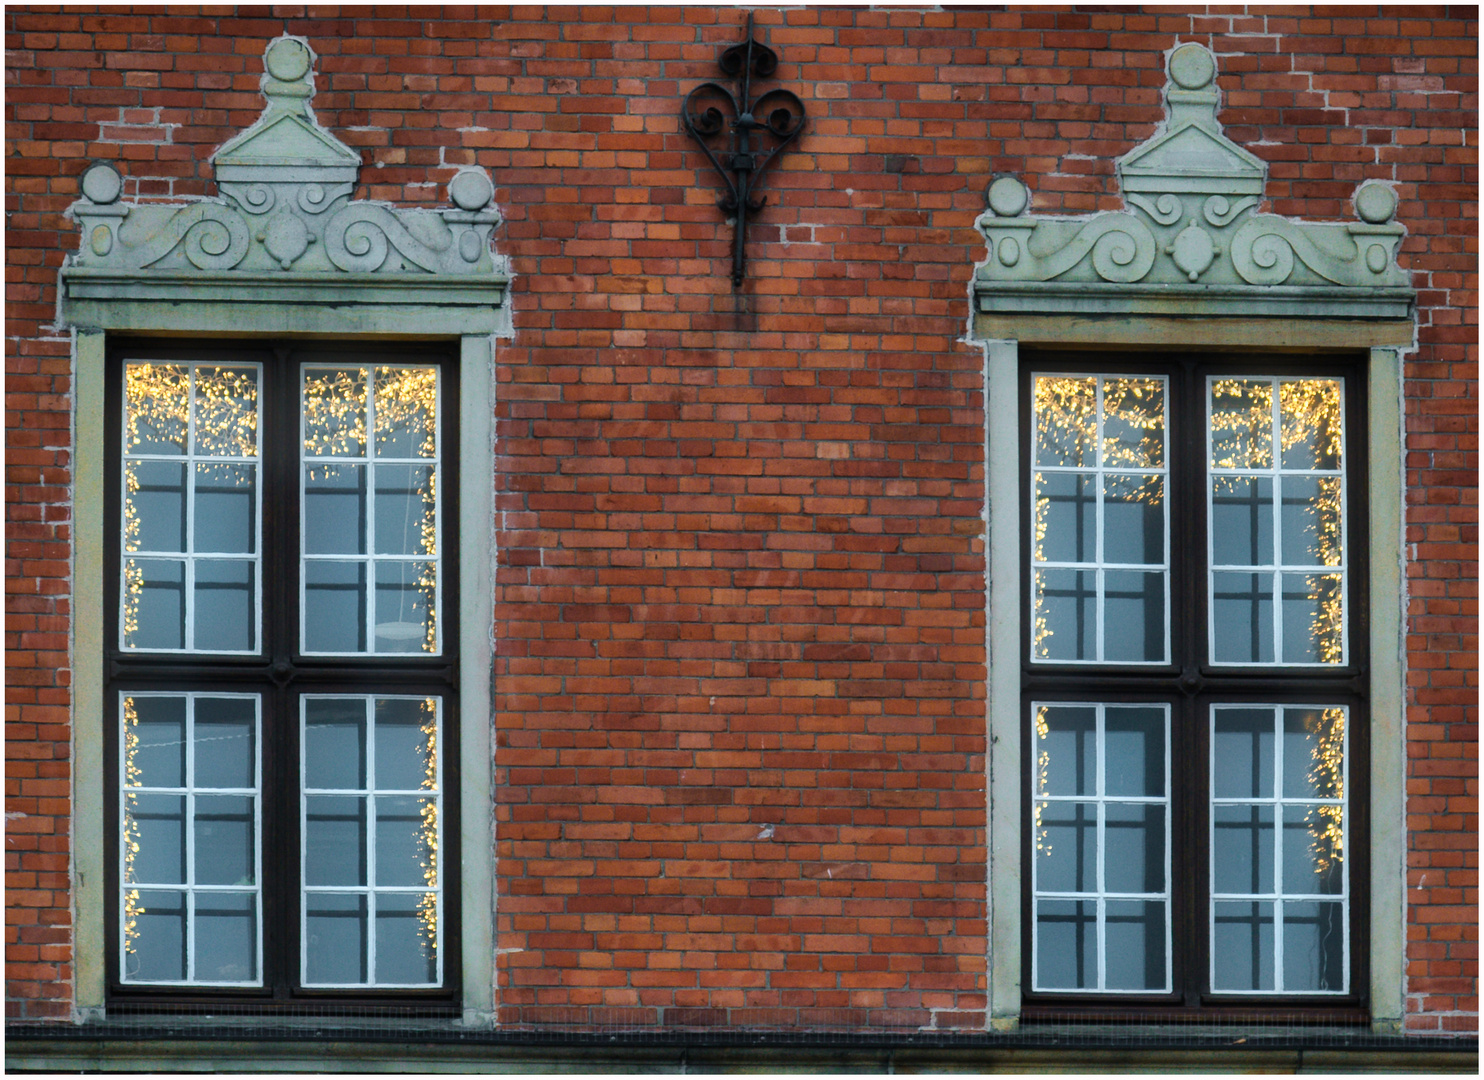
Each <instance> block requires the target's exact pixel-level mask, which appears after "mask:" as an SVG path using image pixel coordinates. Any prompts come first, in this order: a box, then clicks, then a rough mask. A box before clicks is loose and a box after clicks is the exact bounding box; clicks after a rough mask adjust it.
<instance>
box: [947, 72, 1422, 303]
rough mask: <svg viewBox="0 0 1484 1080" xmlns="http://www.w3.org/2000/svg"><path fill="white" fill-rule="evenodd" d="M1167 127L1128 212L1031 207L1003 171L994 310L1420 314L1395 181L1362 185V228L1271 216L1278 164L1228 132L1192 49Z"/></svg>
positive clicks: (1126, 191)
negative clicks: (1267, 190)
mask: <svg viewBox="0 0 1484 1080" xmlns="http://www.w3.org/2000/svg"><path fill="white" fill-rule="evenodd" d="M1168 74H1169V83H1168V84H1167V86H1166V89H1165V109H1166V116H1165V123H1164V124H1163V125H1161V129H1160V130H1159V131H1157V132H1156V133H1155V135H1154V136H1153V137H1152V138H1150V139H1149V140H1148V141H1146V142H1144V143H1142V144H1140V145H1139V146H1137V147H1135V148H1134V149H1133V150H1132V151H1130V152H1129V153H1128V154H1127V155H1125V156H1124V157H1123V158H1122V159H1121V160H1120V161H1119V163H1118V167H1117V175H1118V179H1119V185H1120V189H1121V190H1122V192H1123V196H1124V200H1125V202H1126V204H1127V209H1125V210H1118V211H1108V212H1105V213H1101V214H1096V215H1093V216H1091V217H1081V218H1072V217H1050V216H1047V217H1042V216H1038V215H1033V214H1028V213H1027V212H1026V211H1027V210H1028V208H1029V206H1030V192H1029V190H1028V189H1027V188H1026V186H1025V185H1024V184H1023V183H1022V182H1021V181H1020V180H1018V179H1017V178H1015V177H1010V176H1002V177H1000V178H998V179H996V180H995V181H994V182H993V183H992V184H991V185H990V187H989V192H988V200H989V209H988V211H986V212H985V213H984V214H983V215H982V216H981V217H980V218H979V220H978V222H977V225H978V228H979V230H980V232H982V233H983V234H984V237H985V240H986V241H987V243H988V247H989V257H988V259H986V260H985V262H983V263H982V264H980V266H979V267H978V269H977V271H976V273H975V281H974V293H975V297H976V307H977V309H978V310H979V311H980V312H997V313H1015V312H1021V313H1047V314H1055V313H1068V314H1129V313H1138V312H1144V313H1150V314H1160V315H1173V316H1181V315H1189V316H1199V315H1213V314H1216V315H1220V314H1230V315H1241V314H1264V315H1275V316H1290V315H1292V316H1296V317H1300V318H1303V317H1336V316H1346V317H1358V318H1409V317H1410V315H1411V305H1412V303H1413V301H1414V299H1415V293H1414V292H1413V291H1412V289H1411V288H1410V287H1409V278H1408V275H1407V273H1406V272H1405V271H1404V270H1402V269H1401V267H1400V266H1398V265H1397V261H1396V259H1397V252H1398V251H1399V249H1400V247H1401V242H1402V238H1403V237H1404V236H1405V234H1406V230H1405V229H1404V228H1403V227H1402V226H1401V225H1399V224H1397V223H1396V222H1395V221H1393V218H1394V216H1395V214H1396V205H1397V198H1396V193H1395V192H1394V191H1393V190H1392V188H1391V187H1390V186H1389V185H1388V184H1386V183H1385V182H1383V181H1379V180H1368V181H1365V182H1364V183H1362V184H1361V185H1360V186H1359V187H1358V188H1357V189H1356V192H1355V197H1354V207H1355V213H1356V217H1357V218H1358V219H1359V220H1357V221H1352V222H1310V221H1298V220H1293V219H1289V218H1285V217H1279V216H1277V215H1271V214H1259V213H1257V212H1256V211H1257V208H1258V206H1259V204H1260V202H1261V200H1262V196H1263V191H1264V185H1265V180H1266V175H1267V168H1266V165H1265V164H1264V162H1263V161H1262V159H1261V158H1259V157H1257V156H1256V155H1255V154H1253V153H1251V152H1250V151H1248V150H1246V149H1245V148H1243V147H1241V146H1238V145H1237V144H1236V143H1234V142H1232V141H1231V140H1230V139H1228V138H1227V137H1226V136H1225V135H1223V134H1222V132H1221V128H1220V125H1219V124H1218V123H1217V120H1216V110H1217V106H1218V105H1219V103H1220V95H1219V93H1218V91H1217V88H1216V61H1215V58H1214V57H1213V56H1212V55H1211V53H1210V52H1208V51H1207V50H1206V49H1205V48H1203V47H1202V46H1200V45H1196V44H1184V45H1181V46H1179V47H1178V48H1176V49H1175V50H1173V51H1172V52H1171V54H1170V56H1169V61H1168Z"/></svg>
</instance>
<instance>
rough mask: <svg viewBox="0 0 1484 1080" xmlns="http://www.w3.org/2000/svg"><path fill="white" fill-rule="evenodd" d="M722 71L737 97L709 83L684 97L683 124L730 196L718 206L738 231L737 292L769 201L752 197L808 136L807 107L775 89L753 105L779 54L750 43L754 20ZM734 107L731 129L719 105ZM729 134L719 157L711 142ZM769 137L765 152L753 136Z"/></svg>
mask: <svg viewBox="0 0 1484 1080" xmlns="http://www.w3.org/2000/svg"><path fill="white" fill-rule="evenodd" d="M719 66H720V67H721V70H722V72H723V73H724V74H725V75H728V76H730V77H731V78H732V79H734V80H735V81H736V83H737V87H738V90H739V91H740V92H739V93H737V94H733V93H732V91H731V90H728V89H727V88H726V87H724V86H722V85H721V84H720V83H714V82H707V83H702V84H701V85H700V86H698V87H696V88H695V89H694V90H692V91H691V92H690V93H689V94H687V95H686V96H685V104H684V106H683V107H682V109H681V119H682V120H683V121H684V123H685V130H686V131H688V132H690V135H691V138H693V139H695V140H696V142H697V143H699V144H700V146H701V149H702V150H703V151H705V153H706V157H707V159H708V160H709V161H710V162H711V164H712V165H713V166H715V168H716V171H717V173H718V174H720V176H721V178H722V180H723V181H724V182H725V183H726V186H727V190H726V194H725V195H723V196H722V197H721V198H719V199H718V200H717V202H716V204H717V205H718V206H719V207H721V209H722V211H723V212H724V213H726V214H728V215H735V217H736V221H737V226H736V230H735V231H734V233H733V235H732V285H733V287H734V288H735V287H739V286H740V285H741V284H742V278H743V276H744V274H745V271H746V267H747V252H746V246H745V240H746V234H747V219H748V215H749V214H755V213H757V212H758V211H759V210H761V209H762V208H763V203H764V202H766V201H767V200H766V197H762V196H756V195H755V194H754V193H755V191H756V189H757V186H758V184H759V182H760V180H761V178H762V174H763V170H765V169H766V168H767V167H768V165H769V164H771V163H772V161H773V158H775V157H776V156H777V155H778V151H780V150H782V149H783V148H784V147H785V146H787V145H788V144H789V143H791V142H793V140H794V139H796V138H797V137H798V135H799V132H801V131H803V130H804V121H805V114H804V103H803V102H802V101H800V100H799V97H798V95H797V94H795V93H793V92H792V91H789V90H782V89H773V90H769V91H768V92H767V93H765V94H762V95H761V96H759V97H758V99H757V100H756V101H753V100H752V80H753V77H754V76H756V77H757V78H759V79H765V78H767V77H768V76H769V75H772V74H773V72H775V71H777V70H778V54H777V53H775V52H774V51H773V50H772V49H770V48H768V47H767V46H766V45H763V44H761V43H760V42H757V41H754V40H753V39H752V14H751V13H750V12H749V13H748V16H747V36H746V38H745V39H744V40H743V41H742V42H741V43H740V44H737V45H733V46H731V47H730V48H728V49H726V50H725V51H724V52H723V53H722V54H721V60H720V61H719ZM719 104H725V105H728V106H730V107H731V111H732V117H733V119H732V120H731V122H730V124H728V122H727V118H726V117H725V116H724V115H723V114H722V111H721V109H719V108H717V105H719ZM728 128H729V129H730V131H731V150H730V151H729V152H723V153H722V154H721V155H720V156H719V157H718V156H717V154H716V152H715V151H713V150H712V149H711V145H710V142H709V141H708V140H711V139H714V138H715V137H716V136H717V135H720V134H721V133H722V131H723V130H725V129H728ZM763 133H766V134H767V135H769V136H771V137H772V146H771V148H770V149H767V150H766V151H764V150H763V149H760V148H756V147H754V145H753V138H754V136H755V135H762V134H763Z"/></svg>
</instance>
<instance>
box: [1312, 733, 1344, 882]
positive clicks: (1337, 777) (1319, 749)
mask: <svg viewBox="0 0 1484 1080" xmlns="http://www.w3.org/2000/svg"><path fill="white" fill-rule="evenodd" d="M1304 726H1305V728H1307V729H1308V731H1309V732H1310V733H1311V734H1315V735H1318V738H1317V739H1316V740H1315V742H1314V749H1313V750H1312V751H1311V752H1310V766H1309V773H1308V780H1309V783H1310V784H1311V785H1312V786H1313V789H1314V790H1316V791H1321V792H1326V793H1327V794H1328V797H1330V798H1334V799H1338V800H1340V801H1339V802H1337V803H1322V804H1318V805H1314V806H1311V807H1309V813H1308V815H1307V817H1306V818H1305V824H1306V825H1308V827H1309V841H1310V842H1309V849H1310V850H1311V851H1312V852H1313V853H1314V873H1315V874H1317V875H1323V874H1325V873H1327V872H1328V871H1329V869H1330V867H1331V866H1338V865H1339V864H1341V863H1343V862H1344V861H1345V804H1344V798H1345V710H1344V709H1325V710H1324V711H1323V712H1316V713H1310V714H1309V715H1308V717H1307V718H1306V719H1305V721H1304Z"/></svg>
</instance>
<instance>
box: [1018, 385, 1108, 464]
mask: <svg viewBox="0 0 1484 1080" xmlns="http://www.w3.org/2000/svg"><path fill="white" fill-rule="evenodd" d="M1032 393H1033V394H1034V398H1035V400H1034V403H1033V407H1032V416H1033V424H1034V432H1035V435H1034V438H1035V464H1037V465H1070V466H1074V467H1077V466H1085V467H1091V466H1094V465H1096V464H1097V461H1098V454H1097V445H1098V443H1097V432H1098V428H1097V379H1096V378H1091V377H1080V376H1070V375H1038V376H1036V378H1035V380H1034V388H1033V391H1032Z"/></svg>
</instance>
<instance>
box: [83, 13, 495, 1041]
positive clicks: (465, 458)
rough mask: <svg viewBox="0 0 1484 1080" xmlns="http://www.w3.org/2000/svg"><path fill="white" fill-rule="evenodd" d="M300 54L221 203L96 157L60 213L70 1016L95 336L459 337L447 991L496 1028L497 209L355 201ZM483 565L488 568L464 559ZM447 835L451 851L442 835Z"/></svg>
mask: <svg viewBox="0 0 1484 1080" xmlns="http://www.w3.org/2000/svg"><path fill="white" fill-rule="evenodd" d="M314 60H315V57H314V53H313V51H312V50H311V49H310V47H309V44H308V42H307V41H305V40H304V39H302V38H295V37H289V36H284V37H280V38H277V39H275V40H274V41H272V42H270V43H269V45H268V47H267V50H266V52H265V56H264V69H265V70H264V75H263V78H262V88H263V93H264V96H265V98H266V99H267V108H265V110H264V112H263V115H262V117H261V118H260V119H259V120H258V121H257V122H256V123H255V124H254V125H253V126H252V127H250V128H249V129H247V130H246V131H244V132H243V133H242V134H240V135H238V136H237V137H235V138H234V139H232V140H230V141H229V142H227V143H226V144H224V145H223V146H222V147H221V148H219V149H218V150H217V152H216V153H215V154H214V155H213V156H212V161H213V165H214V167H215V177H216V181H217V185H218V188H219V190H220V192H221V196H220V197H218V198H213V199H205V200H201V201H198V202H194V203H187V204H149V203H130V202H127V201H121V200H120V198H119V197H120V194H121V191H122V182H121V179H120V177H119V175H118V173H117V172H116V171H114V169H113V168H112V167H111V166H110V165H107V164H99V165H94V166H93V167H92V168H90V169H89V170H87V172H85V173H84V175H83V178H82V185H81V187H82V198H81V199H80V200H79V201H78V202H77V203H75V204H74V205H73V206H72V207H71V208H70V210H69V214H70V216H72V217H74V218H75V219H76V220H77V221H78V222H79V224H80V225H81V227H82V228H81V231H82V239H83V247H82V249H81V250H80V251H79V252H77V253H76V254H73V255H70V256H69V257H68V259H67V260H66V262H65V263H64V266H63V269H62V273H61V283H60V287H59V290H58V292H59V313H58V316H59V317H58V324H59V325H60V326H61V327H64V328H67V329H69V330H70V331H71V333H72V360H73V409H74V414H73V416H74V420H73V432H72V435H73V442H72V445H73V447H74V455H73V537H74V551H73V568H72V571H73V573H72V580H73V592H72V672H73V677H72V748H71V749H72V762H73V769H72V777H73V780H72V800H73V802H72V805H73V823H72V837H71V850H72V867H73V878H72V882H73V964H74V1015H75V1016H76V1017H77V1018H78V1019H83V1018H88V1017H97V1016H100V1015H101V1014H102V1012H103V1010H104V1005H105V997H106V991H107V982H106V979H107V976H106V970H107V964H106V949H105V945H104V941H105V920H106V919H107V918H108V911H109V909H110V907H111V904H110V902H109V898H108V897H107V896H106V895H105V892H106V890H105V889H104V881H105V873H104V865H105V859H106V858H107V857H108V853H109V852H110V851H112V850H113V846H114V845H113V842H112V841H111V840H110V839H109V838H108V837H106V836H104V829H103V820H104V818H103V800H104V788H105V785H104V784H103V782H102V780H103V777H104V776H105V775H106V774H107V773H106V771H107V770H108V769H109V768H110V767H111V766H110V763H108V762H105V761H104V760H103V747H104V731H103V717H104V715H105V712H106V710H105V709H104V707H103V704H104V703H103V656H104V652H105V650H104V642H105V633H106V631H105V626H104V611H103V596H104V592H105V591H104V588H103V565H104V561H103V554H104V549H105V539H104V538H105V522H104V520H103V516H104V515H103V502H104V490H105V485H106V484H107V483H109V478H108V477H107V476H106V474H105V465H104V462H105V453H104V446H105V442H104V435H103V432H104V408H105V397H104V390H105V376H104V357H105V351H106V350H105V342H106V339H107V337H108V335H110V334H128V335H137V336H145V335H148V336H152V337H162V336H176V337H181V338H182V339H185V340H189V339H191V338H218V339H219V338H222V337H243V338H258V339H264V340H267V339H283V338H303V339H321V340H333V341H355V340H364V341H413V342H415V341H419V340H422V341H434V340H438V341H449V340H457V341H458V342H459V360H458V364H459V386H460V394H459V402H458V409H459V445H458V447H457V448H456V450H455V452H456V453H457V454H458V456H459V460H460V471H459V492H458V506H459V522H458V529H459V544H460V548H459V549H460V551H462V552H463V553H464V557H463V558H461V560H460V587H459V597H458V610H459V612H460V616H461V618H460V625H459V631H458V633H459V653H460V657H461V663H460V672H461V675H460V680H459V685H458V687H457V688H456V692H457V694H458V700H459V710H460V715H461V722H460V735H461V738H460V745H459V748H458V751H457V753H458V757H459V762H458V769H459V772H460V776H461V781H460V790H459V799H460V821H461V835H460V836H459V837H458V838H457V845H458V846H457V850H458V851H459V852H460V861H461V864H462V872H461V909H462V920H461V931H460V937H461V943H462V946H461V954H462V970H463V976H462V981H461V994H462V1006H463V1014H464V1021H465V1023H469V1024H478V1025H486V1024H489V1023H491V1022H492V1018H493V1008H494V955H495V953H494V944H495V943H494V895H495V893H494V851H493V845H492V843H491V842H490V837H491V836H492V834H493V828H494V820H493V801H492V785H491V770H492V762H493V759H492V744H491V707H492V701H491V679H490V673H491V671H492V670H493V661H494V609H493V597H494V579H495V573H494V569H495V558H496V551H495V537H496V534H495V527H494V505H493V493H494V479H495V478H494V427H493V416H494V412H493V410H494V398H495V370H494V340H495V338H497V337H508V336H510V333H511V330H510V315H509V311H508V307H507V305H506V296H507V293H508V286H509V273H508V271H507V269H506V267H505V264H504V261H503V260H502V259H499V258H497V257H495V256H493V255H492V253H491V251H490V236H491V233H492V232H493V229H494V227H495V225H497V224H498V223H499V221H500V216H499V214H498V212H497V211H496V210H495V209H494V206H493V201H492V200H493V196H494V186H493V184H492V182H491V181H490V179H489V177H488V175H487V174H485V173H484V172H482V171H481V170H478V169H473V168H466V169H462V170H460V171H459V172H458V173H457V174H456V175H455V176H454V177H453V179H452V180H451V181H450V182H449V185H448V188H449V196H450V199H451V200H452V202H453V203H454V208H453V209H449V210H422V209H412V210H409V209H402V208H398V207H394V206H389V205H386V204H382V203H375V202H360V201H355V200H353V199H351V194H352V192H353V191H354V188H355V184H356V181H357V174H358V172H359V167H360V157H359V155H358V154H357V153H355V152H354V151H352V150H350V149H349V148H348V147H346V146H344V144H342V143H340V141H339V140H338V139H336V138H335V137H334V136H333V135H332V134H330V133H329V132H327V131H325V130H324V129H323V128H321V127H319V125H318V122H317V121H316V119H315V117H314V114H313V112H312V111H311V109H310V107H309V102H310V100H311V98H312V97H313V93H314V83H313V67H314ZM480 552H483V553H484V557H482V558H481V557H480V555H479V553H480ZM450 839H452V838H450Z"/></svg>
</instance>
